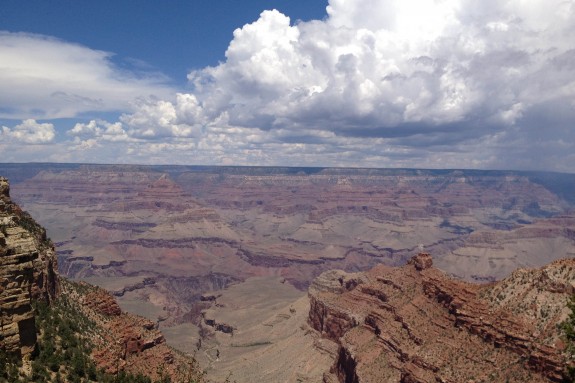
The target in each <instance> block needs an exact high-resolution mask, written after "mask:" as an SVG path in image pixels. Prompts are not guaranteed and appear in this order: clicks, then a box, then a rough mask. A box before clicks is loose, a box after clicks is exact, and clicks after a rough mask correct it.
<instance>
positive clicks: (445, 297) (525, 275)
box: [309, 254, 575, 383]
mask: <svg viewBox="0 0 575 383" xmlns="http://www.w3.org/2000/svg"><path fill="white" fill-rule="evenodd" d="M574 281H575V260H574V259H568V260H560V261H556V262H554V263H552V264H550V265H548V266H546V267H545V268H543V269H538V270H518V271H516V272H515V273H514V274H513V275H512V276H510V277H509V278H507V279H505V280H503V281H501V282H498V283H496V284H491V285H474V284H470V283H466V282H462V281H456V280H452V279H450V278H448V277H447V276H446V275H445V274H443V273H442V272H440V271H439V270H437V269H435V268H433V267H432V260H431V257H430V256H429V255H428V254H419V255H418V256H415V257H414V258H413V259H412V260H411V261H410V262H409V263H408V264H407V265H406V266H404V267H401V268H392V267H387V266H384V265H381V266H377V267H375V268H374V269H372V270H370V271H368V272H366V273H356V274H348V273H344V272H334V271H332V272H327V273H324V274H322V275H321V276H320V277H319V278H317V279H316V280H315V281H314V283H313V284H312V286H311V288H310V292H309V297H310V301H311V308H310V312H309V323H310V324H311V325H312V327H313V328H314V329H316V330H317V331H319V332H320V333H321V334H322V335H324V336H325V337H328V338H330V339H333V340H336V341H338V342H339V344H340V349H339V355H338V357H337V360H336V362H335V364H334V366H333V368H332V371H331V373H326V375H325V376H324V381H325V382H336V381H339V382H346V383H347V382H405V383H408V382H409V383H411V382H419V383H431V382H475V381H494V382H495V381H496V382H500V381H501V382H503V381H509V382H549V381H551V382H560V381H561V380H562V373H563V370H564V367H565V363H566V359H565V356H564V354H563V352H564V350H563V349H564V345H563V343H562V341H561V335H560V331H559V329H558V326H557V324H558V323H560V322H561V321H563V320H564V319H565V318H566V316H567V314H568V309H567V308H566V302H567V299H568V297H569V295H570V294H572V293H573V286H574V283H575V282H574Z"/></svg>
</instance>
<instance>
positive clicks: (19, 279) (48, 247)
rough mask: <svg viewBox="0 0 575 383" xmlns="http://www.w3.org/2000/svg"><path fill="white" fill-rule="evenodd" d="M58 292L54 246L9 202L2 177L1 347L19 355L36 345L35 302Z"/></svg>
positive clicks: (0, 235)
mask: <svg viewBox="0 0 575 383" xmlns="http://www.w3.org/2000/svg"><path fill="white" fill-rule="evenodd" d="M58 291H59V281H58V277H57V264H56V255H55V251H54V247H53V245H52V244H51V242H50V241H49V240H48V239H47V238H46V231H45V230H44V229H43V228H42V227H41V226H39V225H38V224H37V223H36V222H35V221H34V220H33V219H32V218H31V217H30V215H28V214H27V213H26V212H23V211H22V210H21V209H20V208H19V207H18V206H17V205H16V204H14V203H13V202H12V200H11V199H10V185H9V183H8V180H6V179H5V178H2V177H0V348H1V349H4V350H6V351H7V352H9V353H13V354H17V355H19V356H26V355H28V354H30V353H31V352H32V351H33V350H34V347H35V345H36V326H35V321H34V311H33V308H32V302H33V301H34V300H38V299H41V300H44V301H46V302H50V301H51V300H53V299H54V298H55V297H56V295H57V294H58Z"/></svg>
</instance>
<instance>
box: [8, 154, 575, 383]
mask: <svg viewBox="0 0 575 383" xmlns="http://www.w3.org/2000/svg"><path fill="white" fill-rule="evenodd" d="M0 173H1V174H3V175H5V176H7V177H9V178H10V179H11V180H12V192H11V194H12V197H13V199H14V200H15V201H16V202H18V203H19V204H20V205H21V206H22V207H23V208H24V209H25V210H27V211H29V212H30V213H31V214H32V215H33V216H34V218H35V219H36V220H37V221H38V222H39V223H40V224H42V225H43V226H44V227H46V229H47V232H48V235H49V236H50V238H51V239H52V240H53V241H54V242H55V243H56V244H57V251H58V263H59V268H60V272H61V273H62V274H63V275H65V276H67V277H70V278H72V279H77V280H86V281H88V282H91V283H94V284H96V285H99V286H101V287H103V288H105V289H106V290H108V291H110V292H112V294H113V295H115V297H116V299H117V300H118V301H119V304H120V306H121V307H122V308H123V309H125V310H128V311H131V312H134V313H137V314H141V315H143V316H145V317H147V318H149V319H151V320H153V321H155V322H157V323H159V326H160V329H162V331H163V333H164V334H165V337H166V339H167V340H168V343H170V344H172V345H173V346H174V347H176V348H179V349H181V350H182V351H184V352H189V353H195V354H196V356H197V357H198V359H199V360H200V362H201V363H202V364H203V365H204V366H206V368H207V370H208V374H209V375H210V376H214V377H216V378H225V377H226V376H227V375H228V374H229V373H231V374H232V375H231V376H232V378H233V379H235V380H236V381H238V382H244V381H246V382H247V381H253V380H254V379H256V377H266V379H264V380H268V381H272V380H273V381H293V380H296V381H297V380H299V381H310V382H311V381H317V377H318V376H320V372H321V371H325V370H326V368H325V366H328V367H329V365H330V363H331V362H330V360H333V358H334V357H335V356H334V353H336V352H337V347H336V346H334V344H333V343H331V341H329V340H326V339H323V338H317V337H316V338H314V337H313V336H312V335H311V336H310V334H311V333H312V331H311V329H310V328H309V325H308V324H307V312H308V309H307V306H306V305H309V303H308V300H307V289H308V287H309V286H310V284H311V283H312V281H313V280H314V278H316V277H317V276H319V275H320V274H321V273H322V272H324V271H327V270H332V269H341V270H344V271H346V272H356V271H364V270H368V269H371V268H372V267H374V266H377V265H380V264H383V265H387V266H401V265H404V264H405V263H406V262H407V261H408V260H409V259H410V258H411V257H412V256H413V255H415V254H417V253H418V252H420V251H423V250H424V251H427V252H430V253H432V254H433V256H434V264H435V266H437V267H438V268H439V269H441V270H442V271H443V272H445V273H446V274H447V275H450V276H452V277H454V278H456V279H460V280H463V281H472V282H480V283H485V282H490V281H494V280H500V279H502V278H505V277H507V276H509V275H511V273H512V272H513V271H514V270H516V269H517V268H531V267H540V266H543V265H545V264H548V263H550V262H552V261H554V260H556V259H560V258H573V257H574V256H575V210H574V203H575V201H573V198H574V197H573V195H572V190H574V189H573V186H574V185H575V176H573V175H568V174H548V173H543V174H540V173H520V172H502V171H492V172H490V171H461V170H453V171H433V170H410V169H403V170H401V169H400V170H386V169H323V168H313V169H312V168H301V169H299V168H237V167H228V168H220V167H175V166H164V167H162V166H154V167H143V166H128V165H114V166H112V165H110V166H107V165H61V164H60V165H51V164H23V165H19V164H2V165H0ZM200 339H201V345H199V340H200ZM310 342H311V343H310ZM310 344H315V347H310ZM218 354H219V355H218ZM330 358H331V359H330ZM282 363H289V368H288V366H287V365H286V367H285V368H283V367H281V364H282ZM269 366H277V368H275V367H274V368H273V369H270V367H269ZM296 366H297V368H295V367H296ZM272 370H273V371H272ZM274 374H275V375H274Z"/></svg>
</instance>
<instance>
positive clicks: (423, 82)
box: [0, 0, 575, 173]
mask: <svg viewBox="0 0 575 383" xmlns="http://www.w3.org/2000/svg"><path fill="white" fill-rule="evenodd" d="M38 161H42V162H82V163H122V164H124V163H125V164H130V163H134V164H187V165H280V166H351V167H380V168H385V167H402V168H405V167H410V168H471V169H512V170H548V171H559V172H568V173H575V0H545V1H543V0H329V1H317V0H306V1H304V0H289V1H288V0H245V1H242V2H239V1H237V0H214V1H209V2H208V1H200V0H195V1H190V0H188V1H184V0H171V1H162V2H160V1H157V0H156V1H153V0H139V1H128V0H116V1H113V2H112V1H109V2H108V1H103V2H102V1H98V2H96V1H91V0H83V1H74V0H53V1H49V2H48V1H44V0H28V1H21V0H0V162H38Z"/></svg>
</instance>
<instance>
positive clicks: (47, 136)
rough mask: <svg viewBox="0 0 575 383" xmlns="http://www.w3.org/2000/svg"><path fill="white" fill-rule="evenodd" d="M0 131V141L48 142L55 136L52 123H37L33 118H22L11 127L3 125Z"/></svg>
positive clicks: (19, 142) (18, 142) (22, 142)
mask: <svg viewBox="0 0 575 383" xmlns="http://www.w3.org/2000/svg"><path fill="white" fill-rule="evenodd" d="M0 133H1V134H0V143H2V142H4V143H6V142H11V143H16V144H49V143H51V142H52V141H54V138H55V137H56V131H55V129H54V125H53V124H51V123H38V122H37V121H36V120H33V119H28V120H24V121H22V123H21V124H19V125H16V126H14V127H13V128H9V127H7V126H3V127H2V131H1V132H0Z"/></svg>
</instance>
